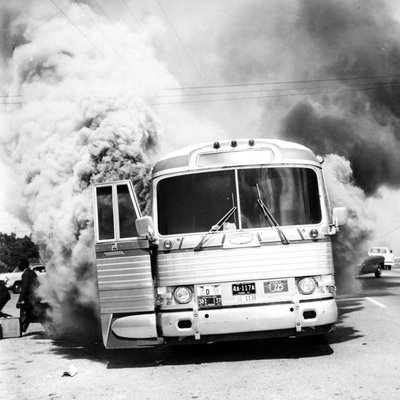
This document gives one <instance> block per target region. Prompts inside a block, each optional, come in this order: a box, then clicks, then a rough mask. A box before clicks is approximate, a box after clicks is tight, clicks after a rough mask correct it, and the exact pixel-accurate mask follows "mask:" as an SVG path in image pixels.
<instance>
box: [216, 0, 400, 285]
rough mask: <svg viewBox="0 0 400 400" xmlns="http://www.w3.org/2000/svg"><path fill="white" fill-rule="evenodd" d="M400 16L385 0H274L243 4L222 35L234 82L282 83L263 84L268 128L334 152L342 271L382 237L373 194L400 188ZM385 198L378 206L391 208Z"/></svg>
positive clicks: (267, 132)
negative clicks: (343, 220)
mask: <svg viewBox="0 0 400 400" xmlns="http://www.w3.org/2000/svg"><path fill="white" fill-rule="evenodd" d="M393 15H394V12H393V9H392V8H391V7H390V3H389V2H384V1H369V0H368V1H364V0H362V1H361V0H351V1H347V0H332V1H331V0H329V1H323V2H321V1H319V0H306V1H298V2H289V3H284V4H283V3H282V2H279V1H270V2H264V3H259V4H258V5H255V6H254V7H249V8H247V9H246V10H240V12H238V13H237V15H236V17H235V20H234V21H230V24H229V26H230V27H231V28H229V27H226V28H227V29H228V30H229V29H230V32H229V33H228V34H225V35H224V37H223V38H222V39H221V43H223V44H224V46H225V54H226V56H227V58H228V60H229V62H228V63H226V64H223V67H224V68H225V69H226V71H225V73H226V74H229V76H230V79H232V80H236V81H250V82H275V84H274V85H262V86H259V87H257V89H260V88H261V89H264V90H265V89H267V91H265V92H264V95H265V96H266V97H270V98H267V99H265V100H262V101H260V104H261V107H262V108H263V111H262V119H261V122H260V123H259V125H258V126H259V128H258V130H259V132H260V135H262V136H271V134H272V135H276V136H279V137H281V138H284V139H289V140H293V141H295V142H298V143H302V144H304V145H306V146H308V147H310V148H311V149H312V150H313V151H314V152H315V153H317V154H321V155H328V156H327V157H326V162H325V164H324V169H325V170H326V173H327V180H328V188H329V191H330V193H331V197H332V198H333V205H334V206H340V205H343V206H346V207H347V208H348V210H349V216H350V220H349V223H348V225H347V227H345V228H342V230H341V232H340V234H339V235H338V236H337V238H336V241H335V256H336V265H337V267H338V268H340V269H339V275H340V272H341V271H343V270H344V268H347V269H349V267H350V266H354V265H355V264H357V263H359V262H361V261H362V260H363V259H364V258H365V257H366V250H367V246H368V245H370V244H371V243H372V240H373V239H374V236H375V234H374V232H373V229H374V219H375V218H376V216H375V215H374V214H375V213H374V212H373V210H371V208H368V207H369V206H370V205H371V204H372V203H371V202H369V201H368V200H369V196H373V197H374V198H375V199H377V195H376V194H377V191H379V189H380V188H381V187H382V186H386V187H391V188H393V189H394V190H395V189H398V188H399V186H400V152H399V151H398V149H399V148H400V119H399V117H400V106H399V102H398V100H399V96H400V86H399V79H398V78H399V77H398V70H399V65H400V63H399V61H400V41H399V39H398V38H399V33H400V24H399V22H398V21H397V20H395V19H394V16H393ZM238 26H239V27H240V28H241V29H240V34H239V35H236V36H235V38H234V39H233V38H232V36H233V35H234V33H233V30H234V29H235V28H236V29H237V27H238ZM238 30H239V29H238ZM232 64H235V65H236V68H235V70H233V69H231V68H230V65H232ZM236 71H240V73H237V72H236ZM279 82H280V83H279ZM276 121H279V124H277V122H276ZM380 200H381V207H380V210H379V211H380V212H381V213H382V212H390V207H382V205H383V204H384V201H385V199H384V198H381V199H380ZM376 203H377V201H375V202H374V204H375V206H376ZM375 211H376V210H375ZM342 268H343V269H342ZM352 272H354V271H353V270H352ZM351 274H352V273H351ZM346 280H348V276H347V274H346V277H345V279H343V280H342V279H341V281H342V287H343V286H344V285H345V281H346ZM346 289H347V288H346Z"/></svg>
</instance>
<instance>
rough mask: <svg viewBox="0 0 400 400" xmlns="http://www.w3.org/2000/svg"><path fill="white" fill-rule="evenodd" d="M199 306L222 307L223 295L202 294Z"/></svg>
mask: <svg viewBox="0 0 400 400" xmlns="http://www.w3.org/2000/svg"><path fill="white" fill-rule="evenodd" d="M197 301H198V304H199V308H200V309H202V308H218V307H222V297H221V296H201V297H198V298H197Z"/></svg>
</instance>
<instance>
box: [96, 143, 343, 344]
mask: <svg viewBox="0 0 400 400" xmlns="http://www.w3.org/2000/svg"><path fill="white" fill-rule="evenodd" d="M322 163H323V158H322V157H320V156H316V155H315V154H314V153H313V152H312V151H311V150H310V149H308V148H306V147H304V146H302V145H299V144H296V143H292V142H288V141H283V140H277V139H237V140H236V139H235V140H222V141H216V142H212V143H206V144H200V145H197V146H191V147H187V148H184V149H182V150H178V151H175V152H173V153H171V154H169V155H167V156H165V157H163V158H161V159H160V160H159V161H158V162H156V163H155V164H154V166H153V169H152V172H151V194H150V196H151V206H150V209H151V212H149V213H148V214H149V215H145V216H142V214H141V210H140V208H139V203H138V199H137V197H136V194H135V192H134V187H133V184H132V182H131V181H130V180H121V181H115V182H105V183H100V184H96V185H94V190H93V192H94V231H95V252H96V261H95V263H96V271H97V282H98V295H99V312H100V318H101V329H102V337H103V343H104V345H105V347H106V348H108V349H114V348H139V347H146V346H159V345H165V344H167V345H176V344H193V343H211V342H217V341H227V340H241V339H257V338H270V337H298V336H304V335H318V336H321V335H326V334H327V333H329V332H330V331H332V329H333V328H334V326H335V323H336V321H337V315H338V313H337V305H336V301H335V296H336V286H335V278H334V265H333V257H332V243H331V238H332V236H333V235H335V233H336V232H337V231H338V229H339V226H341V225H343V224H345V223H346V220H347V210H346V208H344V207H336V208H332V207H331V205H330V202H329V198H328V192H327V188H326V184H325V180H324V175H323V171H322Z"/></svg>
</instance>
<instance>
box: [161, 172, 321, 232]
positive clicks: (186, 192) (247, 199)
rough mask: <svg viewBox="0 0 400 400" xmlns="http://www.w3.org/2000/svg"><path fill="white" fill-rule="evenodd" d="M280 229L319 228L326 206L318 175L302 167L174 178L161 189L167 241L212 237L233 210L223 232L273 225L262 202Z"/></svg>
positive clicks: (165, 180)
mask: <svg viewBox="0 0 400 400" xmlns="http://www.w3.org/2000/svg"><path fill="white" fill-rule="evenodd" d="M260 198H261V200H262V202H263V203H264V204H265V205H266V207H267V208H268V210H269V211H270V212H271V214H272V216H273V218H274V219H275V220H276V222H277V223H278V224H279V225H280V226H289V225H305V224H317V223H319V222H320V221H321V205H320V196H319V191H318V179H317V174H316V172H315V171H314V170H313V169H311V168H304V167H303V168H301V167H264V168H242V169H231V170H220V171H212V172H203V173H194V174H187V175H180V176H174V177H170V178H165V179H163V180H161V181H160V182H159V183H158V185H157V213H158V231H159V233H160V234H161V235H171V234H184V233H197V232H207V231H209V230H210V228H211V227H212V226H213V225H214V224H216V223H217V221H218V220H220V218H221V216H222V215H225V214H226V213H227V212H228V211H229V210H230V209H232V207H237V210H236V212H235V213H234V214H233V215H232V216H231V217H230V218H229V219H228V220H227V221H226V222H224V224H223V227H222V228H221V230H234V229H254V228H265V227H269V226H270V225H269V224H268V222H267V221H266V219H265V216H264V214H263V212H262V210H261V209H260V206H259V204H258V202H257V200H258V199H260Z"/></svg>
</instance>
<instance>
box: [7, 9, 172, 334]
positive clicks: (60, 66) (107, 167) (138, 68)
mask: <svg viewBox="0 0 400 400" xmlns="http://www.w3.org/2000/svg"><path fill="white" fill-rule="evenodd" d="M32 3H34V4H32V10H31V12H30V13H28V15H27V16H26V17H25V16H24V15H22V14H19V13H15V9H13V8H11V9H9V8H4V10H3V11H4V12H5V13H9V14H8V15H9V19H10V21H11V22H10V23H9V32H14V36H13V35H12V34H11V33H10V34H9V35H8V37H10V38H11V37H13V39H12V40H13V42H14V43H18V45H16V46H15V48H14V49H13V50H12V51H10V54H7V52H6V51H4V52H3V55H5V57H6V58H7V55H8V58H7V60H6V62H5V63H3V64H4V65H6V66H5V67H4V69H5V70H4V73H5V74H7V76H9V77H10V79H9V85H8V87H5V88H2V89H3V90H5V91H6V92H7V94H12V93H14V94H19V95H21V99H22V104H21V105H20V106H19V108H17V109H14V110H13V111H12V112H11V110H10V112H9V113H7V114H4V115H1V118H2V119H1V126H2V127H3V128H4V131H3V132H4V133H3V132H2V135H1V138H0V148H1V150H0V151H1V154H2V156H3V160H4V161H5V163H6V164H7V165H8V166H10V171H12V176H11V177H10V182H13V184H11V183H10V185H9V194H8V197H9V198H12V199H13V202H12V203H13V204H12V207H10V209H11V210H12V211H13V213H14V214H15V215H17V216H18V217H20V218H21V219H22V220H23V221H25V222H26V223H28V224H29V226H30V227H31V228H32V232H33V240H34V241H35V242H37V243H39V245H40V250H41V256H42V258H43V260H44V261H45V262H46V264H47V265H48V279H47V280H46V283H45V284H44V285H43V286H42V287H41V289H40V292H41V295H42V296H43V297H44V298H46V299H47V300H48V301H49V302H50V304H51V305H52V308H53V315H52V318H53V322H54V323H53V326H52V329H53V330H54V331H55V333H60V332H65V331H68V330H69V329H72V328H73V329H76V328H77V327H80V328H81V329H83V327H84V326H85V325H86V326H88V324H89V325H90V324H91V323H92V321H93V320H96V316H95V311H96V310H97V305H96V301H97V297H96V296H97V295H96V280H95V274H94V270H93V261H94V260H93V228H92V210H91V204H92V198H91V188H90V184H91V183H92V182H97V181H103V180H106V179H122V178H126V177H128V176H133V179H134V181H135V179H136V181H137V183H138V185H137V186H138V189H139V190H142V189H143V185H145V182H146V178H147V173H148V170H149V155H151V153H152V152H154V151H155V150H156V149H157V146H158V143H159V141H160V137H161V136H162V127H161V123H160V120H159V119H158V118H157V117H156V116H155V115H154V113H153V112H152V110H151V109H150V108H149V107H148V106H147V105H146V104H145V102H144V101H143V100H142V97H143V96H145V95H146V94H149V93H151V94H154V93H158V92H159V90H160V88H163V87H168V86H175V87H176V86H178V83H177V81H176V79H175V78H174V77H173V76H172V75H171V74H169V73H168V71H167V69H166V67H165V65H163V64H162V63H161V62H160V61H158V60H157V58H156V56H155V54H154V51H153V50H152V49H153V47H152V44H151V34H152V29H154V21H152V22H151V25H152V26H151V27H150V28H149V29H146V30H144V29H142V30H140V31H134V32H132V31H131V30H129V29H127V28H126V27H124V26H123V25H118V24H116V25H111V24H110V23H109V22H108V21H105V20H104V19H103V20H102V19H101V18H99V17H98V16H95V15H94V14H93V13H92V11H91V10H90V8H89V7H88V6H87V5H85V4H77V3H71V4H69V3H67V4H66V3H65V2H64V3H63V7H62V14H60V12H57V9H51V8H49V7H43V6H42V5H40V3H41V2H32ZM34 5H38V6H39V7H38V9H36V10H35V11H33V9H34ZM28 12H29V10H28ZM88 13H89V14H90V15H92V16H93V18H95V20H96V21H97V23H96V24H97V25H96V26H91V25H90V24H88V20H87V14H88ZM71 21H72V22H71ZM16 26H18V27H19V29H17V30H16V29H15V27H16ZM22 27H23V29H22ZM96 27H97V28H101V29H102V31H104V32H106V34H107V36H108V37H109V38H112V39H111V40H112V43H114V45H113V46H111V47H107V46H105V45H104V37H103V38H102V37H99V30H98V29H95V28H96ZM15 32H17V33H18V34H15ZM112 47H113V48H114V49H113V48H112ZM115 50H116V51H117V52H116V51H115ZM118 54H120V55H121V56H119V55H118ZM83 316H85V318H86V320H87V321H88V323H86V324H82V322H83V321H82V320H83V319H84V318H83Z"/></svg>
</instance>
